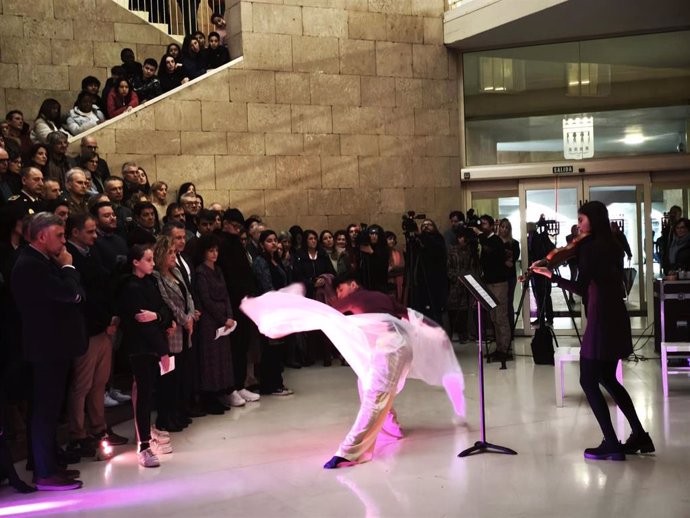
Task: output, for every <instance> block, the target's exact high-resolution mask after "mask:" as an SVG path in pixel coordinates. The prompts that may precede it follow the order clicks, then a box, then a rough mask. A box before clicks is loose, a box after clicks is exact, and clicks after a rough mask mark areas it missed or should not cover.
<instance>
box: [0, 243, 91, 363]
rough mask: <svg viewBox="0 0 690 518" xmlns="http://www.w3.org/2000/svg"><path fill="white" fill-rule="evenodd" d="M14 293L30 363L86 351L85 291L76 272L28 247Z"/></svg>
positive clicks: (16, 268) (14, 280)
mask: <svg viewBox="0 0 690 518" xmlns="http://www.w3.org/2000/svg"><path fill="white" fill-rule="evenodd" d="M12 294H13V295H14V300H15V301H16V303H17V308H18V309H19V313H20V315H21V318H22V337H23V344H24V357H25V358H26V359H27V360H28V361H32V362H40V361H51V360H64V359H70V358H74V357H76V356H81V355H82V354H84V353H85V352H86V348H87V346H88V339H87V336H86V334H87V333H86V324H85V322H84V315H83V313H82V311H81V308H80V307H79V305H80V303H81V302H82V301H83V300H84V289H83V288H82V286H81V283H80V276H79V272H78V271H77V270H76V269H74V268H69V267H64V268H59V267H58V266H57V265H56V264H55V263H54V262H53V261H51V260H50V259H48V258H46V257H45V256H44V255H43V254H42V253H40V252H39V251H38V250H36V249H35V248H33V247H31V246H27V247H25V248H23V249H22V251H21V252H20V254H19V257H18V258H17V262H16V264H15V265H14V268H13V269H12Z"/></svg>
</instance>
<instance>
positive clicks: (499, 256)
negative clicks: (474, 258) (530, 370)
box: [472, 214, 511, 369]
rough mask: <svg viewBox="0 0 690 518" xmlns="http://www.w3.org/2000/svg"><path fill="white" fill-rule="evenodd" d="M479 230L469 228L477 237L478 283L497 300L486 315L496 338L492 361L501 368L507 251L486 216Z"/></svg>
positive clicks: (506, 335) (505, 342) (506, 338)
mask: <svg viewBox="0 0 690 518" xmlns="http://www.w3.org/2000/svg"><path fill="white" fill-rule="evenodd" d="M479 221H480V228H477V227H472V230H473V231H474V232H475V233H476V234H477V235H478V236H479V245H480V246H481V257H480V266H481V269H482V279H483V280H484V282H485V283H486V285H487V287H488V288H489V289H490V290H491V293H492V294H493V295H494V297H496V299H497V300H498V306H496V307H495V308H493V309H492V310H491V311H490V312H489V316H490V317H491V322H492V323H493V325H494V333H495V335H496V352H495V353H494V355H493V356H494V358H495V359H496V360H498V361H500V362H501V369H504V368H505V361H506V359H507V358H508V349H509V347H510V334H511V333H510V323H509V322H508V310H507V309H506V306H507V304H508V268H506V258H507V254H506V252H507V250H506V245H505V243H503V240H502V239H501V238H500V237H498V236H497V235H496V234H495V233H494V218H492V217H491V216H489V215H488V214H485V215H483V216H482V217H481V218H480V219H479Z"/></svg>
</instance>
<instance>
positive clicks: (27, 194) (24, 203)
mask: <svg viewBox="0 0 690 518" xmlns="http://www.w3.org/2000/svg"><path fill="white" fill-rule="evenodd" d="M21 177H22V190H21V192H20V193H19V194H15V195H14V196H10V197H9V198H8V199H7V204H8V205H15V206H18V207H20V210H21V212H22V213H23V214H25V215H26V214H36V213H38V212H41V211H42V210H45V208H44V202H43V200H42V199H41V194H42V192H43V173H42V172H41V170H40V169H37V168H35V167H25V168H24V169H22V172H21Z"/></svg>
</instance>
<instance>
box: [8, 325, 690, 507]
mask: <svg viewBox="0 0 690 518" xmlns="http://www.w3.org/2000/svg"><path fill="white" fill-rule="evenodd" d="M560 341H561V345H564V342H566V340H565V339H560ZM474 347H475V346H473V345H470V344H466V345H457V350H458V353H459V356H460V359H461V364H462V367H463V370H464V372H465V383H466V391H465V393H466V398H467V406H468V416H467V420H466V421H460V420H458V419H457V418H454V416H453V414H452V411H451V406H450V403H449V402H448V401H447V399H446V398H445V395H444V392H443V391H442V390H440V389H437V388H432V387H428V386H426V385H424V384H422V383H420V382H417V381H412V382H408V384H407V386H406V387H405V389H404V391H403V392H402V393H401V394H400V396H399V397H398V399H397V400H396V408H397V410H398V413H399V416H400V420H401V423H402V425H403V427H404V430H405V432H406V435H407V436H406V438H404V439H402V440H400V441H395V442H379V444H378V445H377V452H376V456H375V458H374V460H373V461H372V462H369V463H367V464H362V465H359V466H355V467H351V468H344V469H338V470H324V469H322V467H321V466H322V464H323V463H324V462H325V461H327V460H328V459H329V458H330V457H331V456H332V455H333V453H334V452H335V450H336V448H337V446H338V443H339V441H340V440H341V439H342V438H343V436H344V434H345V433H346V431H347V430H348V428H349V426H350V424H351V422H352V420H353V418H354V415H355V413H356V410H357V407H358V405H357V388H356V381H355V377H354V375H353V373H352V371H351V370H350V369H349V368H347V367H336V366H333V367H330V368H323V367H310V368H306V369H301V370H288V371H287V372H286V382H287V384H288V385H289V386H290V387H291V388H293V389H295V395H294V396H289V397H286V398H276V397H273V398H271V397H265V398H263V399H262V400H261V401H260V402H259V403H256V404H251V405H247V406H246V407H245V408H239V409H233V410H232V411H231V412H229V413H227V414H226V415H224V416H209V417H205V418H201V419H197V420H195V422H194V424H192V426H191V427H190V428H188V429H187V430H185V431H184V432H182V433H178V434H173V446H174V448H175V452H174V453H173V454H171V455H167V456H163V457H162V466H161V467H160V468H158V469H144V468H140V467H139V466H138V465H137V463H136V456H135V454H134V447H133V446H131V445H130V446H124V447H119V448H118V449H117V453H118V454H117V456H116V457H115V458H113V459H112V460H110V461H109V462H84V463H82V464H81V465H79V466H78V468H79V469H81V471H82V479H83V480H84V488H83V489H81V490H79V491H70V492H63V493H41V492H39V493H35V494H32V495H18V494H16V493H14V492H13V490H11V489H10V488H8V487H7V486H3V487H2V488H0V516H29V515H31V516H84V517H99V518H100V517H102V518H106V517H118V518H121V517H124V516H128V517H132V518H134V517H147V518H154V517H167V518H174V517H194V518H201V517H215V516H218V517H235V516H237V517H243V518H251V517H262V518H263V517H266V518H268V517H280V518H287V517H343V518H346V517H347V518H350V517H360V516H361V517H424V518H426V517H455V516H458V517H460V516H462V517H549V518H551V517H578V518H581V517H606V518H608V517H615V516H623V517H625V518H633V517H651V516H654V517H655V518H660V517H674V518H679V517H690V468H689V467H688V466H689V465H690V448H688V437H690V379H688V378H686V377H684V376H682V377H681V376H678V377H676V378H674V379H672V380H671V384H670V390H671V391H670V395H669V399H668V400H667V401H664V399H663V395H662V392H661V380H660V369H659V364H658V361H654V360H651V359H650V360H649V361H640V362H636V363H627V364H626V365H625V369H624V383H625V385H626V387H628V389H629V391H630V392H631V394H632V396H633V399H634V401H635V404H636V406H637V408H638V411H639V413H640V417H641V419H642V422H643V423H644V425H645V426H646V427H648V429H649V431H650V433H651V435H652V437H653V439H654V442H655V444H656V448H657V452H656V455H650V456H644V457H643V456H635V457H628V460H627V461H625V462H602V461H585V460H584V459H583V457H582V450H583V449H584V448H585V447H587V446H595V445H597V444H598V443H599V441H600V439H601V436H600V432H599V430H598V428H597V425H596V423H595V421H594V418H593V416H592V415H591V413H590V410H589V407H588V406H587V404H586V402H585V401H584V398H583V395H582V393H581V391H580V390H579V387H578V385H577V365H575V364H570V365H567V368H566V376H565V378H566V389H567V392H566V399H565V406H564V407H563V408H556V406H555V394H554V381H553V367H549V366H535V365H533V363H532V359H531V357H529V356H518V358H517V359H516V361H514V362H510V363H509V364H508V365H509V368H508V370H506V371H499V370H498V368H497V365H496V364H490V365H487V366H486V400H487V414H486V419H487V439H488V440H489V441H490V442H493V443H496V444H500V445H504V446H508V447H511V448H513V449H515V450H517V451H518V455H517V456H506V455H497V454H482V455H476V456H472V457H469V458H458V457H457V453H458V452H460V451H462V450H463V449H465V448H466V447H468V446H470V445H472V444H473V443H474V442H475V441H476V440H478V439H479V438H480V432H479V422H480V419H479V410H478V407H479V397H478V393H479V391H478V384H477V379H478V377H477V363H476V351H475V350H474ZM527 349H529V343H528V342H527V341H526V340H525V339H520V340H519V341H518V343H517V344H516V350H517V351H518V352H522V351H525V350H527ZM643 352H644V353H645V354H647V355H648V356H649V357H650V358H651V357H654V356H655V355H654V354H653V351H648V350H644V351H643ZM612 415H613V417H614V422H615V423H617V426H618V432H619V435H620V437H622V438H625V437H627V435H628V433H629V430H628V429H627V425H625V423H624V422H623V419H622V417H621V416H620V415H618V414H617V413H616V412H614V413H613V414H612ZM116 431H118V432H119V433H123V434H125V435H128V436H129V437H132V434H133V427H132V423H131V422H128V423H123V424H122V425H119V426H118V427H116ZM27 479H28V478H27Z"/></svg>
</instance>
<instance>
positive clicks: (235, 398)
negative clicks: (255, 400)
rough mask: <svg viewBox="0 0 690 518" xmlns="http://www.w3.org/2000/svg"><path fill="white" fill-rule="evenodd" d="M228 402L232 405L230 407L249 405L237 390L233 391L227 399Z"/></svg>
mask: <svg viewBox="0 0 690 518" xmlns="http://www.w3.org/2000/svg"><path fill="white" fill-rule="evenodd" d="M227 401H228V402H229V403H230V406H244V405H246V404H247V401H246V400H245V399H244V398H243V397H242V396H240V394H239V393H238V392H237V391H236V390H233V391H232V393H231V394H230V395H229V396H228V397H227Z"/></svg>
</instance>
